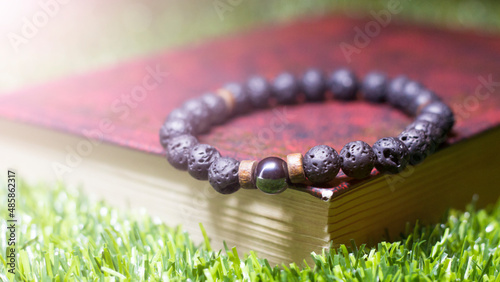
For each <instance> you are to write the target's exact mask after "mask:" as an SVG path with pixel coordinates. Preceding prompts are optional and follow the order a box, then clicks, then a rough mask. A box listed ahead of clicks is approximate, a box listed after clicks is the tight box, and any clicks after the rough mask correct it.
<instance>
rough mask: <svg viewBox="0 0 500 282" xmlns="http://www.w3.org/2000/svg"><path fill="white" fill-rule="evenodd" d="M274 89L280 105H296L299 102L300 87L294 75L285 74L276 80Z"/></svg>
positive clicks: (274, 94)
mask: <svg viewBox="0 0 500 282" xmlns="http://www.w3.org/2000/svg"><path fill="white" fill-rule="evenodd" d="M272 89H273V96H274V97H275V98H276V100H277V101H278V103H280V104H294V103H296V102H297V96H298V95H299V92H300V85H299V83H298V81H297V79H296V78H295V76H294V75H293V74H291V73H288V72H285V73H282V74H280V75H278V76H277V77H276V78H275V79H274V81H273V85H272Z"/></svg>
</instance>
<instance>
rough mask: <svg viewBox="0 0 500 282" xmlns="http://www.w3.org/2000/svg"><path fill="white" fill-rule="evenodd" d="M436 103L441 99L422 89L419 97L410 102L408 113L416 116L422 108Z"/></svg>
mask: <svg viewBox="0 0 500 282" xmlns="http://www.w3.org/2000/svg"><path fill="white" fill-rule="evenodd" d="M434 101H439V97H438V96H437V95H436V94H435V93H434V92H432V91H430V90H429V89H426V88H422V89H421V91H420V92H419V93H418V95H417V96H416V97H415V98H414V99H413V100H411V101H410V104H409V105H408V108H407V109H408V113H409V114H410V115H413V116H414V115H416V114H417V111H418V110H419V109H420V108H421V107H422V106H424V105H426V104H429V103H431V102H434Z"/></svg>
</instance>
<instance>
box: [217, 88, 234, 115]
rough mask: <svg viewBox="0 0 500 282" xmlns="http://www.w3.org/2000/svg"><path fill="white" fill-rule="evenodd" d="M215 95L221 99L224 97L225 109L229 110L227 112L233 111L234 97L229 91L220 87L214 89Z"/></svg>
mask: <svg viewBox="0 0 500 282" xmlns="http://www.w3.org/2000/svg"><path fill="white" fill-rule="evenodd" d="M215 93H216V94H217V95H219V96H220V97H221V98H222V99H224V102H226V106H227V109H228V111H229V114H232V113H233V110H234V105H235V104H236V100H235V99H234V95H233V93H231V91H229V90H227V89H225V88H220V89H217V90H216V91H215Z"/></svg>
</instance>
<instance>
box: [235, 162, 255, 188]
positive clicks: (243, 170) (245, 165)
mask: <svg viewBox="0 0 500 282" xmlns="http://www.w3.org/2000/svg"><path fill="white" fill-rule="evenodd" d="M256 167H257V161H248V160H245V161H241V162H240V167H239V170H238V175H239V181H240V186H241V188H243V189H257V187H255V183H254V179H255V168H256Z"/></svg>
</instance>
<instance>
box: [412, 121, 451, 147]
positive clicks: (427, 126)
mask: <svg viewBox="0 0 500 282" xmlns="http://www.w3.org/2000/svg"><path fill="white" fill-rule="evenodd" d="M410 129H416V130H422V131H423V132H424V133H425V135H426V136H427V137H428V138H429V139H430V140H431V141H432V142H431V147H430V152H431V153H434V152H435V150H436V148H437V147H438V146H439V144H441V143H443V141H444V139H445V138H446V133H445V132H444V131H443V130H442V129H441V128H439V127H438V126H437V125H435V124H433V123H430V122H428V121H425V120H416V121H414V122H412V123H411V124H410V125H408V126H407V127H406V129H405V130H410Z"/></svg>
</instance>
